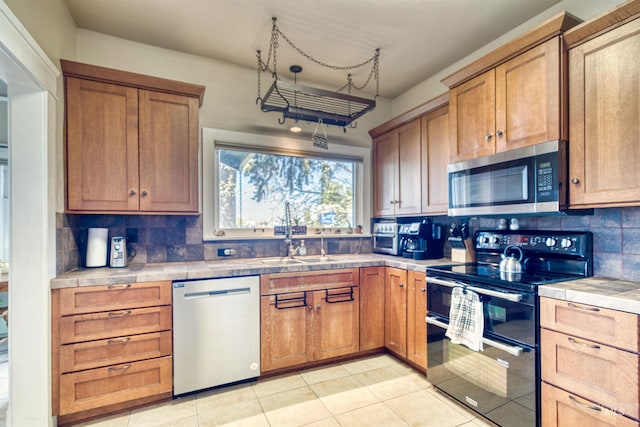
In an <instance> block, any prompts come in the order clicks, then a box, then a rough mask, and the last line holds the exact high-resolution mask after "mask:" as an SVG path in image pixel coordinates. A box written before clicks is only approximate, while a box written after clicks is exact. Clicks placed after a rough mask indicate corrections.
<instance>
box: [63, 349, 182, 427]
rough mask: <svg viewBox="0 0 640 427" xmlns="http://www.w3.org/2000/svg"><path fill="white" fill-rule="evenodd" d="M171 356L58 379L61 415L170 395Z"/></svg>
mask: <svg viewBox="0 0 640 427" xmlns="http://www.w3.org/2000/svg"><path fill="white" fill-rule="evenodd" d="M171 366H172V358H171V356H168V357H162V358H159V359H151V360H145V361H142V362H133V363H129V364H124V365H114V366H110V367H105V368H98V369H91V370H88V371H82V372H76V373H71V374H64V375H61V376H60V415H65V414H70V413H73V412H79V411H85V410H88V409H94V408H99V407H102V406H107V405H111V404H115V403H121V402H127V401H129V400H134V399H138V398H144V397H149V396H153V395H156V394H162V393H167V392H169V393H170V392H171V390H172V388H173V384H172V378H171Z"/></svg>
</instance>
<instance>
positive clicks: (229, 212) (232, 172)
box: [203, 129, 370, 240]
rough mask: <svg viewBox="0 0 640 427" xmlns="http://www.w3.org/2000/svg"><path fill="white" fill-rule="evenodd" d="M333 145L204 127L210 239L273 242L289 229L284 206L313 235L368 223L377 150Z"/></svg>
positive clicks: (205, 198)
mask: <svg viewBox="0 0 640 427" xmlns="http://www.w3.org/2000/svg"><path fill="white" fill-rule="evenodd" d="M331 145H335V147H332V146H331ZM331 145H330V149H331V150H320V149H317V148H314V147H313V146H312V143H311V141H306V140H297V139H293V138H280V137H273V136H263V135H255V134H245V133H239V132H230V131H221V130H217V129H204V130H203V148H204V149H203V156H204V160H203V177H204V182H203V184H204V185H203V217H204V221H203V229H204V239H205V240H211V239H214V238H234V237H236V238H237V237H242V238H246V237H261V236H262V237H273V236H274V228H275V227H276V226H279V225H284V223H285V221H284V203H285V201H288V202H289V203H290V206H291V219H292V224H293V225H302V226H307V233H309V234H312V233H313V232H314V231H315V229H318V228H325V229H326V228H331V229H338V228H351V227H355V226H356V225H358V224H360V225H361V224H363V222H364V218H367V220H368V216H369V209H363V206H364V204H365V200H366V203H369V197H368V196H366V194H365V191H369V192H370V187H369V184H368V182H367V185H364V181H365V180H364V179H363V175H364V170H365V169H368V168H369V167H370V166H369V165H370V152H369V150H368V149H366V148H363V147H351V146H344V145H338V144H331ZM367 181H368V180H367ZM367 228H368V227H367Z"/></svg>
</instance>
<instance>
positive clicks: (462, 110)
mask: <svg viewBox="0 0 640 427" xmlns="http://www.w3.org/2000/svg"><path fill="white" fill-rule="evenodd" d="M579 22H580V21H579V20H578V19H577V18H575V17H573V16H571V15H570V14H568V13H567V12H562V13H560V14H558V15H556V16H555V17H553V18H551V19H549V20H548V21H546V22H544V23H542V24H540V25H539V26H537V27H535V28H533V29H532V30H530V31H529V32H527V33H525V34H523V35H521V36H519V37H517V38H515V39H514V40H512V41H510V42H508V43H506V44H505V45H503V46H501V47H500V48H498V49H495V50H494V51H493V52H490V53H489V54H487V55H485V56H484V57H482V58H480V59H478V60H476V61H474V62H473V63H471V64H469V65H467V66H466V67H464V68H463V69H461V70H458V71H457V72H455V73H453V74H452V75H450V76H448V77H446V78H445V79H443V80H442V82H443V83H444V84H445V85H446V86H448V87H449V88H450V91H449V123H450V141H451V143H450V152H449V155H450V157H449V159H450V162H452V163H453V162H459V161H463V160H469V159H473V158H476V157H481V156H485V155H488V154H493V153H498V152H503V151H508V150H512V149H515V148H520V147H525V146H528V145H533V144H537V143H539V142H545V141H549V140H555V139H567V137H568V120H567V115H568V111H567V109H568V100H567V96H566V91H567V82H566V73H567V61H566V56H567V53H566V48H565V44H564V40H563V38H562V33H563V32H564V31H566V30H568V29H569V28H571V27H573V26H575V25H577V24H578V23H579Z"/></svg>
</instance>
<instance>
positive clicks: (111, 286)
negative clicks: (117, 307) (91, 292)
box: [107, 284, 131, 289]
mask: <svg viewBox="0 0 640 427" xmlns="http://www.w3.org/2000/svg"><path fill="white" fill-rule="evenodd" d="M130 287H131V284H127V285H109V286H107V289H128V288H130Z"/></svg>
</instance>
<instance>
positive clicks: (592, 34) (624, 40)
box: [567, 1, 640, 208]
mask: <svg viewBox="0 0 640 427" xmlns="http://www.w3.org/2000/svg"><path fill="white" fill-rule="evenodd" d="M634 17H635V19H633V18H634ZM625 22H626V23H625ZM567 40H568V41H569V40H570V41H571V42H572V44H571V45H570V46H569V48H570V50H569V71H570V73H569V99H570V112H571V115H570V118H569V121H570V132H571V138H570V145H569V160H570V163H569V180H570V184H569V185H570V187H569V196H570V205H571V207H576V208H584V207H610V206H632V205H640V168H638V165H640V148H639V147H640V120H638V117H639V115H640V79H638V69H639V68H640V59H639V58H640V2H637V1H636V2H629V3H625V4H624V5H623V6H621V7H619V8H618V9H615V10H614V11H613V12H612V13H610V14H606V15H603V16H602V17H600V18H599V19H596V20H594V21H592V22H589V23H585V24H584V25H581V26H580V27H576V28H575V30H574V31H572V32H568V33H567Z"/></svg>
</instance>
